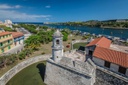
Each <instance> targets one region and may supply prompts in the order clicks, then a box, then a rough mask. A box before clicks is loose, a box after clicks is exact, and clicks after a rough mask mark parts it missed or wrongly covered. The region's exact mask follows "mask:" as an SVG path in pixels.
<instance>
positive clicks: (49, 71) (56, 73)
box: [44, 57, 95, 85]
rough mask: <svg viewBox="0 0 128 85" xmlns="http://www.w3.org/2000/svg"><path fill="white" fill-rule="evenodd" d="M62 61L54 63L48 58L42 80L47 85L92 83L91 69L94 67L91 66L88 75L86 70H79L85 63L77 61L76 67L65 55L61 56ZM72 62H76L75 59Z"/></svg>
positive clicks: (89, 84)
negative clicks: (43, 79)
mask: <svg viewBox="0 0 128 85" xmlns="http://www.w3.org/2000/svg"><path fill="white" fill-rule="evenodd" d="M62 61H63V63H55V62H54V61H52V60H51V59H49V60H48V62H47V65H46V74H45V81H44V82H45V83H46V84H47V85H93V83H94V79H93V78H94V77H93V76H94V75H93V73H95V72H93V71H91V70H92V69H95V68H94V67H93V68H91V70H90V75H89V74H87V72H83V71H82V70H81V68H83V67H84V66H87V64H86V65H85V64H81V63H80V62H77V67H75V65H73V64H71V62H72V63H73V61H71V60H68V58H66V57H65V58H63V59H62ZM64 62H65V63H64ZM74 63H76V61H75V62H74ZM82 63H83V62H82ZM68 64H71V65H68ZM78 65H80V66H78ZM88 66H89V65H88ZM78 67H79V68H78ZM86 68H88V67H86ZM86 68H85V69H86Z"/></svg>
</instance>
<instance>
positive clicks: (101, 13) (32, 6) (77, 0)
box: [0, 0, 128, 22]
mask: <svg viewBox="0 0 128 85" xmlns="http://www.w3.org/2000/svg"><path fill="white" fill-rule="evenodd" d="M127 4H128V0H1V1H0V20H1V21H4V20H6V19H10V20H12V21H13V22H68V21H87V20H111V19H128V11H127V9H128V5H127Z"/></svg>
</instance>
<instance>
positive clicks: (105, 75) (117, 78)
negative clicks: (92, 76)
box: [94, 67, 128, 85]
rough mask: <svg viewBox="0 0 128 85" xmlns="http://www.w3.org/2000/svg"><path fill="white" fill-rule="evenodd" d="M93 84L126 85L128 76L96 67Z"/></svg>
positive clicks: (127, 84)
mask: <svg viewBox="0 0 128 85" xmlns="http://www.w3.org/2000/svg"><path fill="white" fill-rule="evenodd" d="M94 85H128V78H126V77H123V76H121V75H118V74H116V73H113V72H110V71H108V70H106V69H103V68H101V67H98V68H97V69H96V82H95V84H94Z"/></svg>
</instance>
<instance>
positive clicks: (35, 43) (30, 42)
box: [25, 35, 41, 50]
mask: <svg viewBox="0 0 128 85" xmlns="http://www.w3.org/2000/svg"><path fill="white" fill-rule="evenodd" d="M40 39H41V37H40V36H38V35H32V36H30V37H29V38H28V39H27V40H25V46H26V47H27V48H31V49H33V50H37V49H38V47H39V46H40Z"/></svg>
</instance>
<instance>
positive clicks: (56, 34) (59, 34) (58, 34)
mask: <svg viewBox="0 0 128 85" xmlns="http://www.w3.org/2000/svg"><path fill="white" fill-rule="evenodd" d="M53 36H63V34H62V33H61V32H60V31H59V30H56V32H55V33H54V34H53Z"/></svg>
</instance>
